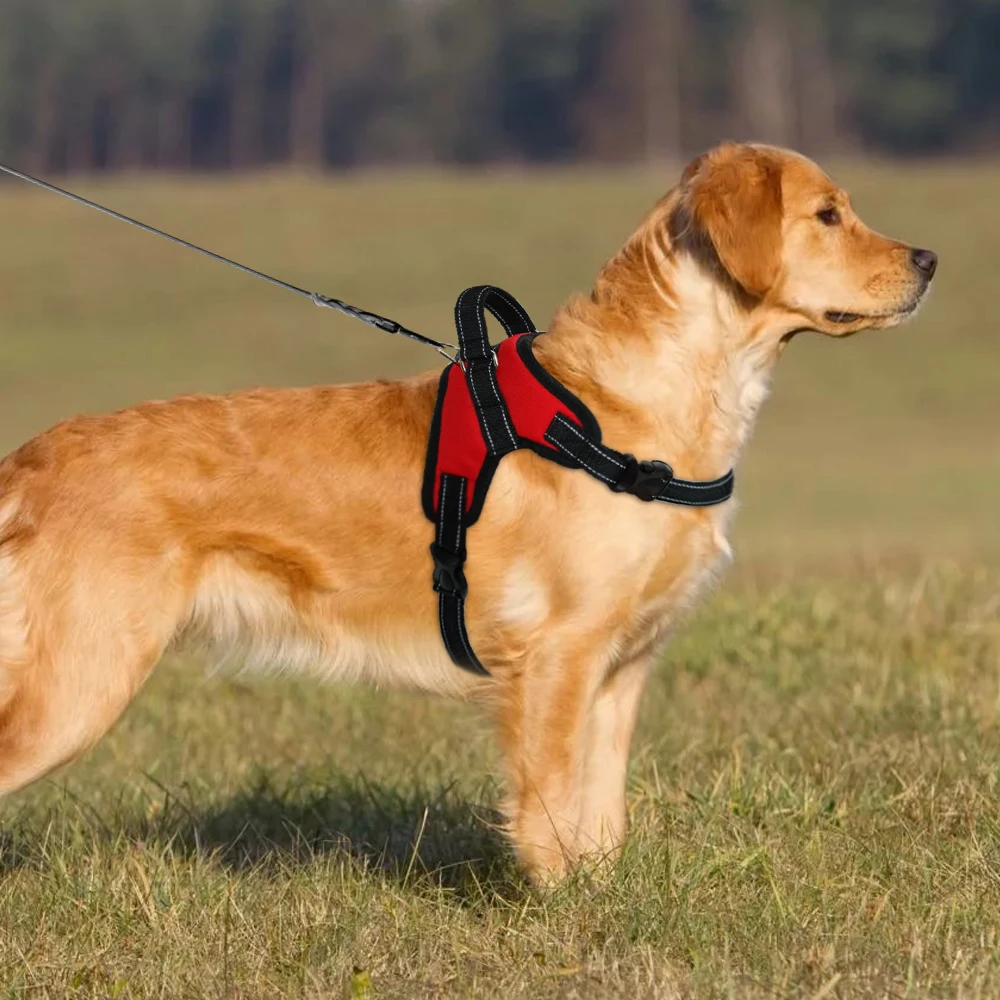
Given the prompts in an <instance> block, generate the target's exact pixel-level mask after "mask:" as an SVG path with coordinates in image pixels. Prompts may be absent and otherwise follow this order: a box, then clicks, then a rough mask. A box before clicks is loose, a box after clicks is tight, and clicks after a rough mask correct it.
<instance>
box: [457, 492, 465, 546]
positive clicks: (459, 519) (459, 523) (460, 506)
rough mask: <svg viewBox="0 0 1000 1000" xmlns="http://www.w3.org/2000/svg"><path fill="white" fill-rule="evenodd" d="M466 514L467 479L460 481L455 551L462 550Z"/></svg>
mask: <svg viewBox="0 0 1000 1000" xmlns="http://www.w3.org/2000/svg"><path fill="white" fill-rule="evenodd" d="M464 514H465V480H464V479H459V481H458V517H456V518H455V552H456V553H457V552H461V551H462V516H463V515H464Z"/></svg>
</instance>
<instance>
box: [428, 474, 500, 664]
mask: <svg viewBox="0 0 1000 1000" xmlns="http://www.w3.org/2000/svg"><path fill="white" fill-rule="evenodd" d="M467 486H468V481H467V480H466V479H465V478H464V477H463V476H452V475H449V474H448V473H447V472H445V473H442V475H441V494H440V498H439V501H438V522H437V538H436V540H435V542H434V544H433V545H432V546H431V555H432V556H433V557H434V589H435V590H436V591H437V593H438V623H439V625H440V627H441V638H442V639H443V640H444V648H445V649H446V650H447V651H448V655H449V656H450V657H451V658H452V660H453V661H454V662H455V663H456V664H458V666H460V667H464V668H465V669H466V670H471V671H472V672H473V673H474V674H482V675H483V676H485V677H488V676H489V671H488V670H487V669H486V668H485V667H484V666H483V665H482V664H481V663H480V662H479V658H478V657H477V656H476V654H475V653H474V652H473V649H472V643H470V642H469V633H468V632H467V631H466V630H465V598H466V596H467V595H468V593H469V585H468V583H467V582H466V580H465V573H464V572H463V567H464V565H465V555H466V553H465V491H466V488H467Z"/></svg>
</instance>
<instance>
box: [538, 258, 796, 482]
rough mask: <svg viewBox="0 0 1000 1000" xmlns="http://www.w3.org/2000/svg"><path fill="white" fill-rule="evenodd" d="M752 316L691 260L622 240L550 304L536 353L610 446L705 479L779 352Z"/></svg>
mask: <svg viewBox="0 0 1000 1000" xmlns="http://www.w3.org/2000/svg"><path fill="white" fill-rule="evenodd" d="M761 323H762V321H761V319H759V318H755V315H754V313H753V311H752V310H748V309H747V308H746V303H745V302H743V303H741V302H740V301H739V300H738V297H736V296H734V295H733V293H732V289H731V288H729V287H727V285H726V283H725V282H722V281H720V280H719V277H718V276H717V275H714V274H712V273H710V271H709V270H707V269H705V268H704V266H703V265H700V264H698V263H697V262H695V261H694V260H693V259H692V258H691V257H690V256H688V255H686V254H671V253H670V251H669V248H667V247H665V246H663V245H661V244H660V243H658V242H657V241H655V240H649V239H646V240H641V241H640V240H638V239H633V241H631V242H630V244H629V245H627V246H626V248H625V249H624V250H623V251H622V252H621V253H620V254H619V255H618V256H617V257H615V258H613V259H612V260H611V261H610V262H609V263H608V264H607V265H606V266H605V268H604V269H603V270H602V272H601V274H600V275H599V277H598V280H597V283H596V285H595V288H594V291H593V293H592V295H591V296H590V297H589V298H585V297H583V296H578V297H576V298H574V299H572V300H570V302H568V303H567V304H566V305H565V306H564V307H563V308H562V309H560V310H559V312H558V313H557V314H556V316H555V317H554V320H553V322H552V325H551V327H550V330H549V334H550V335H549V336H546V337H544V338H542V339H541V340H540V341H539V342H538V356H539V360H540V361H541V362H542V364H543V365H545V367H546V368H549V370H550V371H552V373H553V374H554V375H555V376H556V377H557V378H558V379H559V380H560V381H562V382H563V383H564V384H565V385H566V386H567V387H568V388H569V389H571V390H572V391H573V392H575V393H576V394H577V395H579V396H580V397H581V398H582V399H583V400H584V401H585V402H586V403H587V404H588V405H589V406H590V407H591V409H592V410H593V411H594V413H595V414H596V416H597V418H598V420H599V421H600V423H601V426H602V428H603V429H604V434H605V438H606V440H608V443H609V444H612V445H614V446H615V447H619V448H623V449H624V450H627V451H631V452H633V453H635V454H636V455H637V456H638V457H640V458H660V459H663V460H665V461H668V462H670V463H671V464H672V465H673V466H674V470H675V472H676V473H677V475H678V476H682V477H684V478H689V479H711V478H714V477H716V476H719V475H721V474H723V473H724V472H726V471H727V470H728V469H730V468H732V467H733V466H734V465H735V464H736V461H737V459H738V457H739V455H740V452H741V450H742V448H743V446H744V444H745V443H746V441H747V439H748V437H749V435H750V431H751V430H752V428H753V423H754V419H755V417H756V415H757V411H758V410H759V408H760V405H761V403H762V402H763V401H764V399H765V398H766V396H767V393H768V389H769V385H770V376H771V372H772V370H773V368H774V365H775V363H776V361H777V359H778V356H779V354H780V353H781V346H782V345H781V340H780V337H777V336H773V335H772V336H768V335H767V331H765V330H763V329H762V328H761Z"/></svg>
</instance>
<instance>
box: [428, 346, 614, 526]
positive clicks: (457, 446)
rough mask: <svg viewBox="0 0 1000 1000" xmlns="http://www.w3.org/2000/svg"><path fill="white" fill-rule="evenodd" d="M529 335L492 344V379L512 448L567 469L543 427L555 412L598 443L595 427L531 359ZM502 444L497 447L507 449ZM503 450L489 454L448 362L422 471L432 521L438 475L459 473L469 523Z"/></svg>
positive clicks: (467, 393)
mask: <svg viewBox="0 0 1000 1000" xmlns="http://www.w3.org/2000/svg"><path fill="white" fill-rule="evenodd" d="M537 336H538V334H536V333H518V334H514V335H512V336H510V337H509V338H508V339H507V340H505V341H504V342H503V343H502V344H500V346H499V347H497V349H496V363H495V365H494V373H493V374H494V378H495V379H496V383H497V388H498V389H499V392H500V396H501V398H502V399H503V401H504V403H505V404H506V411H507V412H506V416H507V418H508V419H509V421H510V426H511V429H512V431H513V435H514V437H515V439H516V442H517V447H518V448H530V449H531V450H532V451H534V452H535V453H536V454H538V455H541V456H542V457H543V458H547V459H549V460H550V461H553V462H558V463H559V464H560V465H565V466H567V467H569V468H578V467H579V466H578V463H576V462H574V461H572V460H570V459H568V458H567V456H566V455H565V454H564V453H563V452H562V451H560V450H559V449H558V448H557V447H556V446H555V445H553V444H551V443H550V442H549V441H548V440H546V437H545V435H546V432H547V431H548V430H549V428H550V426H551V425H552V422H553V420H554V419H555V417H556V414H559V415H560V416H561V417H562V418H563V419H564V420H566V421H569V422H571V423H572V424H573V425H574V426H575V427H578V428H579V429H580V430H581V431H582V432H583V433H585V434H587V435H588V436H589V437H591V438H594V439H596V440H598V441H599V440H600V435H601V429H600V426H599V425H598V423H597V420H596V419H595V418H594V415H593V414H592V413H591V412H590V410H589V409H588V408H587V407H586V405H584V403H583V402H581V400H580V399H578V398H577V397H576V396H574V395H573V394H572V393H569V392H568V391H567V390H566V389H565V388H564V387H563V386H562V385H561V384H560V383H559V382H557V381H556V380H555V379H554V378H552V376H551V375H549V373H548V372H547V371H546V370H545V369H544V368H543V367H542V366H541V365H540V364H539V363H538V361H537V360H536V359H535V355H534V353H533V352H532V349H531V345H532V343H533V341H534V339H535V337H537ZM513 450H515V449H513V448H509V449H507V450H506V451H504V452H503V454H506V453H507V451H513ZM501 457H502V455H497V454H494V453H492V452H491V450H490V447H489V444H488V443H487V440H486V435H485V433H484V431H483V428H482V425H481V424H480V420H479V416H478V415H477V412H476V406H475V404H474V402H473V398H472V392H471V390H470V388H469V382H468V380H467V379H466V377H465V372H464V371H463V370H462V367H461V365H458V364H453V365H449V366H448V367H447V368H446V369H445V370H444V373H443V374H442V376H441V384H440V386H439V387H438V399H437V407H436V409H435V412H434V421H433V423H432V424H431V435H430V443H429V446H428V450H427V465H426V467H425V470H424V487H423V506H424V513H425V514H426V515H427V516H428V517H429V518H430V519H431V520H432V521H434V520H437V511H438V505H439V502H440V493H441V477H442V476H443V475H449V476H453V477H458V478H462V479H464V480H465V482H466V486H465V525H466V527H468V526H469V525H472V524H475V522H476V521H477V520H478V519H479V514H480V512H481V511H482V508H483V502H484V501H485V499H486V493H487V491H488V490H489V487H490V482H491V481H492V479H493V474H494V473H495V472H496V469H497V466H498V465H499V464H500V458H501Z"/></svg>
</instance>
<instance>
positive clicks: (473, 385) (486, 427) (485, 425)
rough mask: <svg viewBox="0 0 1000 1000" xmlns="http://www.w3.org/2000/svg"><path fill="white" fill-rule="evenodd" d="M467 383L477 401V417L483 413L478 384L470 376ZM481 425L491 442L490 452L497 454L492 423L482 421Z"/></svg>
mask: <svg viewBox="0 0 1000 1000" xmlns="http://www.w3.org/2000/svg"><path fill="white" fill-rule="evenodd" d="M467 381H468V383H469V389H470V390H471V391H472V395H473V397H474V398H475V400H476V411H477V414H476V415H477V416H478V415H479V414H480V413H482V411H483V404H482V403H481V402H480V401H479V393H478V392H476V382H475V379H473V378H472V376H471V375H470V376H469V378H468V380H467ZM480 423H481V424H482V427H483V431H484V433H485V434H486V440H487V441H488V442H489V445H490V451H491V452H492V453H493V454H496V450H497V449H496V445H494V444H493V435H492V434H490V423H489V421H488V420H482V421H480Z"/></svg>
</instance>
